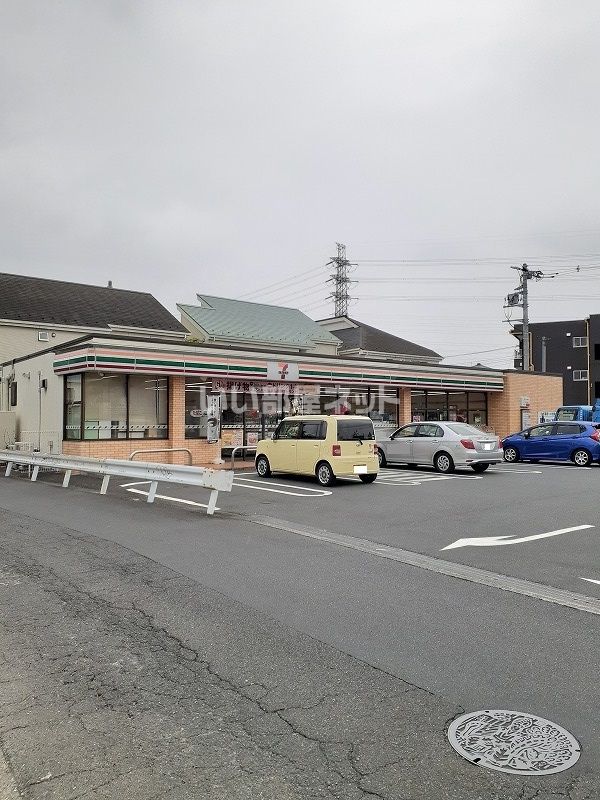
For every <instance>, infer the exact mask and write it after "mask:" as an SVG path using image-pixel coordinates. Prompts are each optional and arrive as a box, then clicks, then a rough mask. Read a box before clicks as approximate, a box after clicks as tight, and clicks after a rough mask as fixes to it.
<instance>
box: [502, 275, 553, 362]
mask: <svg viewBox="0 0 600 800" xmlns="http://www.w3.org/2000/svg"><path fill="white" fill-rule="evenodd" d="M511 269H516V270H517V272H518V273H519V274H520V282H519V285H518V286H517V288H516V289H515V290H514V292H513V293H512V294H509V295H508V297H507V298H506V306H505V307H508V308H512V307H514V306H520V307H521V308H522V309H523V320H522V324H523V339H522V344H521V352H522V354H523V360H522V365H521V368H522V370H523V372H529V370H530V369H531V363H530V359H529V289H528V283H529V281H530V280H534V281H541V280H542V279H543V278H555V277H556V273H555V274H553V275H544V273H543V272H542V271H541V270H539V269H529V267H528V266H527V264H523V265H522V266H520V267H511ZM544 344H545V343H544ZM543 349H544V360H545V347H544V348H543ZM542 371H543V370H542Z"/></svg>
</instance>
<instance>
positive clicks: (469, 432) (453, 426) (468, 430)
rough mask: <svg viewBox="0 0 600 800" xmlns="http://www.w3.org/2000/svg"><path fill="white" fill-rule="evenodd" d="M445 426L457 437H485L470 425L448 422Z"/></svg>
mask: <svg viewBox="0 0 600 800" xmlns="http://www.w3.org/2000/svg"><path fill="white" fill-rule="evenodd" d="M447 425H448V427H449V428H450V430H451V431H452V432H453V433H457V434H458V435H459V436H485V434H484V432H483V431H480V430H479V428H474V427H473V426H472V425H466V424H465V423H463V422H449V423H447Z"/></svg>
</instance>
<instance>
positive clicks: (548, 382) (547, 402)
mask: <svg viewBox="0 0 600 800" xmlns="http://www.w3.org/2000/svg"><path fill="white" fill-rule="evenodd" d="M522 397H529V409H528V411H529V415H530V419H531V422H530V424H531V425H535V424H537V421H538V412H540V411H553V410H555V409H557V408H558V407H559V406H560V405H562V402H563V379H562V376H561V375H547V374H545V373H533V372H529V373H528V372H506V373H504V391H503V392H490V394H489V395H488V425H489V426H490V427H491V428H493V429H494V431H495V432H496V434H497V435H498V436H500V437H501V438H502V437H504V436H508V434H509V433H515V432H516V431H520V430H521V428H522V425H521V405H520V400H521V398H522Z"/></svg>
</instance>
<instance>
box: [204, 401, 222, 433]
mask: <svg viewBox="0 0 600 800" xmlns="http://www.w3.org/2000/svg"><path fill="white" fill-rule="evenodd" d="M206 413H207V417H208V419H207V422H206V440H207V441H208V442H218V441H219V437H220V435H221V396H220V395H218V394H211V395H209V396H208V403H207V409H206Z"/></svg>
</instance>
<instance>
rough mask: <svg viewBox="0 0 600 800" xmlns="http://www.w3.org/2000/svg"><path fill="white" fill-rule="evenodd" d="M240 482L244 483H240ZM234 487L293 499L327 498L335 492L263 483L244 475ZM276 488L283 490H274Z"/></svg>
mask: <svg viewBox="0 0 600 800" xmlns="http://www.w3.org/2000/svg"><path fill="white" fill-rule="evenodd" d="M239 481H243V483H240V482H239ZM233 485H234V486H243V487H245V488H246V489H256V490H257V491H260V492H274V493H275V494H289V495H292V496H293V497H327V496H328V495H330V494H333V492H330V491H328V490H327V489H312V488H311V487H310V486H294V484H290V483H275V482H274V481H261V480H259V479H258V478H244V477H243V476H242V475H236V476H235V479H234V481H233ZM274 486H280V487H283V488H280V489H274V488H273V487H274ZM286 489H296V490H298V489H299V490H300V491H295V492H288V491H285V490H286Z"/></svg>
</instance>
